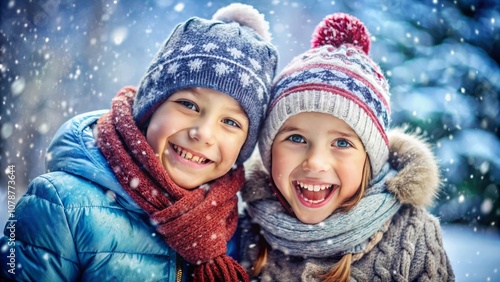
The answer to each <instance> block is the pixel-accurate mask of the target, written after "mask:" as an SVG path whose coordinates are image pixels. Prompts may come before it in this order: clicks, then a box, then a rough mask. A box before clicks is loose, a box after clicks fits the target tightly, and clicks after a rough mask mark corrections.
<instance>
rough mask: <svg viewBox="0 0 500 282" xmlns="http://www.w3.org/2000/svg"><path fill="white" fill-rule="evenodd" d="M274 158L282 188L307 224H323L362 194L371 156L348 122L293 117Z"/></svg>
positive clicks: (324, 117) (273, 170) (314, 116)
mask: <svg viewBox="0 0 500 282" xmlns="http://www.w3.org/2000/svg"><path fill="white" fill-rule="evenodd" d="M271 150H272V152H271V154H272V155H271V156H272V157H271V159H272V163H271V175H272V178H273V180H274V183H275V184H276V186H277V188H278V189H279V191H280V192H281V194H283V196H284V198H285V199H286V200H287V202H288V203H289V204H290V206H291V207H292V209H293V211H294V213H295V215H296V216H297V218H298V219H299V220H300V221H302V222H304V223H310V224H314V223H319V222H321V221H323V220H324V219H326V218H327V217H328V216H329V215H330V214H332V213H333V212H334V211H335V210H336V209H337V208H338V207H339V206H340V205H341V204H342V203H343V202H344V201H346V200H348V199H349V198H350V197H352V196H353V195H354V194H355V192H356V191H357V190H358V189H359V188H360V185H361V179H362V173H363V165H364V163H365V158H366V156H367V155H366V152H365V149H364V147H363V144H362V143H361V141H360V139H359V138H358V136H357V135H356V133H355V132H354V131H353V130H352V129H351V127H349V126H348V125H347V124H346V123H345V122H344V121H342V120H340V119H338V118H336V117H334V116H332V115H329V114H323V113H300V114H297V115H295V116H292V117H290V118H289V119H288V120H286V122H285V123H284V124H283V126H282V127H281V128H280V130H279V131H278V134H277V135H276V138H275V139H274V142H273V146H272V149H271Z"/></svg>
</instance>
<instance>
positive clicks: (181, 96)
mask: <svg viewBox="0 0 500 282" xmlns="http://www.w3.org/2000/svg"><path fill="white" fill-rule="evenodd" d="M268 27H269V25H268V23H267V22H266V21H265V20H264V16H263V15H262V14H260V13H259V12H258V11H257V10H255V9H254V8H253V7H251V6H249V5H243V4H232V5H229V6H227V7H225V8H222V9H221V10H219V11H218V12H217V13H216V14H215V15H214V18H213V19H212V20H208V19H202V18H197V17H193V18H191V19H189V20H187V21H186V22H183V23H180V24H179V25H178V26H177V27H176V28H175V29H174V31H173V33H172V34H171V35H170V37H169V38H167V40H166V41H165V44H164V46H162V48H161V49H160V51H159V53H158V55H157V57H156V58H155V59H154V60H153V62H152V64H151V65H150V67H149V70H148V72H147V73H146V75H145V77H144V78H143V80H142V82H141V83H140V86H139V88H138V89H136V88H135V87H125V88H123V89H122V90H120V91H119V93H118V95H117V96H116V97H115V98H114V99H113V101H112V103H111V110H110V111H106V112H103V111H99V112H93V113H87V114H83V115H80V116H78V117H75V118H73V119H72V120H70V121H68V122H67V123H66V124H65V125H64V126H62V127H61V128H60V129H59V131H58V132H57V133H56V136H55V137H54V139H53V141H52V143H51V145H50V146H49V149H48V153H47V169H48V170H49V172H48V173H46V174H44V175H41V176H39V177H37V178H35V179H34V180H33V181H32V182H31V183H30V186H29V188H28V191H27V193H26V195H24V196H23V197H22V199H20V200H19V203H18V205H17V207H16V212H15V218H14V221H16V220H17V223H16V224H17V225H16V227H17V229H16V232H17V233H16V240H15V247H16V250H15V254H16V268H15V273H14V272H12V273H11V272H7V268H2V272H0V273H1V276H2V278H4V277H5V278H6V279H11V280H16V281H192V280H195V281H238V280H243V281H248V275H246V273H245V271H244V270H243V268H242V267H241V266H240V265H239V264H238V263H237V262H236V261H235V259H234V258H237V256H236V255H237V252H235V250H236V251H237V247H235V246H237V245H238V244H235V243H234V242H235V241H234V240H231V241H230V239H231V238H232V237H233V234H234V233H235V230H236V228H237V219H238V209H237V196H236V193H237V192H238V191H239V189H240V188H241V186H242V185H243V183H244V172H243V166H242V164H243V162H244V161H245V160H246V159H247V158H248V157H249V156H250V154H251V152H252V151H253V149H254V147H255V144H256V143H257V131H258V129H259V127H260V125H261V122H262V117H263V114H264V112H265V109H266V107H267V104H268V101H269V91H270V85H271V80H272V78H273V77H274V73H275V69H276V64H277V52H276V49H275V47H274V46H273V45H272V44H271V43H270V41H269V40H270V36H269V33H268ZM7 232H8V230H6V233H5V234H8V233H7ZM234 237H236V239H239V237H238V236H234ZM231 242H232V243H231ZM8 244H9V245H8ZM0 247H1V248H0V249H1V250H2V254H3V253H5V252H6V251H7V250H8V249H9V247H10V243H9V237H8V236H4V237H2V238H0ZM230 255H232V257H230ZM6 259H8V258H7V256H6V255H5V256H4V255H2V256H1V258H0V262H2V265H4V264H5V263H6V261H5V260H6ZM0 280H2V281H3V280H4V279H0Z"/></svg>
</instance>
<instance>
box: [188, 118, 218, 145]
mask: <svg viewBox="0 0 500 282" xmlns="http://www.w3.org/2000/svg"><path fill="white" fill-rule="evenodd" d="M213 131H214V129H213V126H212V125H210V123H209V122H207V121H202V122H199V123H198V124H197V125H196V126H193V127H192V128H191V129H189V133H188V134H189V137H190V138H191V139H193V140H196V141H198V142H203V143H205V144H207V145H213V144H214V143H215V138H214V132H213Z"/></svg>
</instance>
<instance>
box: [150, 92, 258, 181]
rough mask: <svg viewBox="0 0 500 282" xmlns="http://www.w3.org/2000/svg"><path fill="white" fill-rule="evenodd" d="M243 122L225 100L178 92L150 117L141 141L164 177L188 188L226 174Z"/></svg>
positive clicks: (219, 95) (244, 118)
mask: <svg viewBox="0 0 500 282" xmlns="http://www.w3.org/2000/svg"><path fill="white" fill-rule="evenodd" d="M248 126H249V121H248V118H247V116H246V114H245V112H244V111H243V110H242V109H241V107H240V105H239V103H238V102H237V101H236V100H235V99H234V98H232V97H231V96H229V95H226V94H224V93H222V92H219V91H216V90H212V89H207V88H190V89H184V90H180V91H178V92H176V93H174V94H173V95H172V96H170V97H169V98H168V99H167V101H165V102H164V103H163V104H162V105H161V106H160V107H159V108H158V109H157V110H156V111H155V113H154V114H153V116H152V117H151V122H150V123H149V126H148V130H147V134H146V139H147V141H148V143H149V145H151V147H152V148H153V150H154V152H155V153H156V154H157V156H158V158H159V159H160V162H161V163H162V164H163V167H164V168H165V170H166V171H167V173H168V174H169V176H170V178H171V179H172V180H173V181H174V182H175V183H176V184H177V185H179V186H180V187H183V188H185V189H193V188H196V187H198V186H200V185H201V184H204V183H207V182H209V181H212V180H214V179H216V178H219V177H221V176H223V175H224V174H226V173H227V172H228V171H229V170H230V169H231V167H232V166H233V165H234V163H235V162H236V159H237V158H238V155H239V153H240V150H241V147H242V146H243V143H244V142H245V140H246V138H247V134H248Z"/></svg>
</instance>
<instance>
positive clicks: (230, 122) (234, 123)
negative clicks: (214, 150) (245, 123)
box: [222, 118, 241, 128]
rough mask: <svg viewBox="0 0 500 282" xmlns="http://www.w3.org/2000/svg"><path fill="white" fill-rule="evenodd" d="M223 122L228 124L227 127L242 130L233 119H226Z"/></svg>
mask: <svg viewBox="0 0 500 282" xmlns="http://www.w3.org/2000/svg"><path fill="white" fill-rule="evenodd" d="M222 122H223V123H225V124H227V125H230V126H233V127H239V128H241V126H240V125H239V124H238V123H237V122H236V121H234V120H232V119H228V118H225V119H223V120H222Z"/></svg>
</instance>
